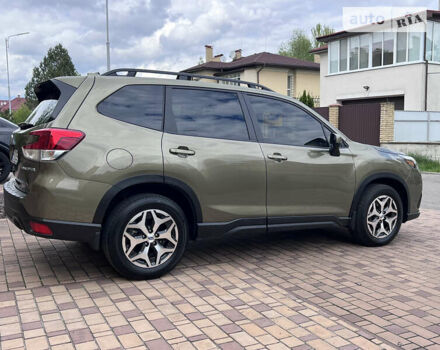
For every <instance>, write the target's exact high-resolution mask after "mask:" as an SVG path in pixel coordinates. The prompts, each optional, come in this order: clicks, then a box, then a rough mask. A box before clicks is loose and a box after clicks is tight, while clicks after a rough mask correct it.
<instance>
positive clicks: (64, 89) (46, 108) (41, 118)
mask: <svg viewBox="0 0 440 350" xmlns="http://www.w3.org/2000/svg"><path fill="white" fill-rule="evenodd" d="M34 91H35V94H36V95H37V97H38V101H39V102H40V103H39V104H38V106H37V107H35V109H34V110H33V111H32V113H31V114H30V115H29V117H28V118H27V119H26V123H28V124H32V125H40V124H45V123H48V122H50V121H52V120H55V119H56V117H57V116H58V114H59V113H60V111H61V110H62V109H63V107H64V105H65V104H66V103H67V101H69V99H70V97H71V96H72V95H73V93H74V92H75V91H76V88H74V87H73V86H71V85H69V84H66V83H63V82H61V81H59V80H56V79H53V80H48V81H45V82H43V83H40V84H38V85H37V86H36V87H35V89H34Z"/></svg>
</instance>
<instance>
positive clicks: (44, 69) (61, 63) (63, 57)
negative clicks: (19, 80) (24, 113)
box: [25, 44, 78, 109]
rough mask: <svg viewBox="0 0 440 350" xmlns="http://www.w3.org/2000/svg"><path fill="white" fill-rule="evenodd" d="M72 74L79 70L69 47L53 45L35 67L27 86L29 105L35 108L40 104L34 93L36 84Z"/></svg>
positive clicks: (26, 92) (27, 101)
mask: <svg viewBox="0 0 440 350" xmlns="http://www.w3.org/2000/svg"><path fill="white" fill-rule="evenodd" d="M71 75H78V72H77V71H76V69H75V66H74V65H73V62H72V59H71V58H70V56H69V52H68V51H67V49H65V48H64V47H63V45H61V44H58V45H56V46H55V47H51V48H50V49H49V51H47V54H46V56H44V58H43V60H42V61H41V62H40V64H39V65H38V66H37V67H34V70H33V72H32V78H31V80H30V81H29V83H28V84H27V85H26V87H25V97H26V103H27V105H28V107H29V108H30V109H33V108H34V107H35V106H36V105H37V104H38V101H37V97H36V96H35V93H34V87H35V85H37V84H38V83H41V82H43V81H46V80H49V79H52V78H56V77H60V76H71Z"/></svg>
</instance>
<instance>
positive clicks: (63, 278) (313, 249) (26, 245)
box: [0, 210, 440, 350]
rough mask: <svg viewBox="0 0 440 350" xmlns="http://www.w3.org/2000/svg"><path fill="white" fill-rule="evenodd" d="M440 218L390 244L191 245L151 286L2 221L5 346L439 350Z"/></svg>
mask: <svg viewBox="0 0 440 350" xmlns="http://www.w3.org/2000/svg"><path fill="white" fill-rule="evenodd" d="M439 227H440V211H435V210H424V211H423V213H422V217H421V219H419V220H416V221H412V222H410V223H407V224H405V225H404V226H403V228H402V231H401V233H400V234H399V236H398V237H397V238H396V239H395V240H394V242H392V244H390V245H388V246H386V247H381V248H365V247H360V246H356V245H353V244H352V243H350V242H349V241H348V240H346V239H345V238H344V236H343V235H340V234H335V233H329V232H326V233H323V232H306V233H295V234H276V235H273V236H271V237H268V236H267V235H257V236H240V237H239V238H229V239H223V240H221V241H205V242H197V243H194V244H192V245H191V246H190V249H189V251H188V252H187V253H186V255H185V257H184V259H183V261H182V262H181V263H180V265H179V266H178V267H177V268H176V269H175V270H174V271H173V272H172V273H170V274H168V275H167V276H165V277H163V278H161V279H157V280H152V281H127V280H124V279H122V278H120V277H119V276H117V275H116V274H115V273H114V271H113V270H112V269H111V268H110V267H109V265H108V264H107V263H106V261H105V259H104V257H103V255H102V254H100V253H96V252H93V251H92V250H90V249H89V248H88V247H87V246H85V245H82V244H80V243H74V242H63V241H55V240H54V241H51V240H46V239H39V238H35V237H32V236H29V235H26V234H22V233H21V232H20V231H19V230H18V229H17V228H15V226H13V225H12V224H11V223H10V222H8V221H7V220H5V219H1V220H0V258H1V259H0V337H1V338H0V339H1V341H0V347H1V348H2V349H13V348H23V347H26V348H27V349H31V350H37V349H44V348H48V347H49V346H51V347H52V348H54V349H58V348H59V349H69V348H77V349H93V348H103V349H114V348H126V349H128V348H130V349H131V348H145V347H148V348H150V349H167V348H170V347H171V348H176V349H192V348H198V349H209V348H222V349H239V348H243V347H245V348H249V349H262V348H269V349H288V348H294V349H296V348H297V349H308V348H315V349H332V348H340V349H357V348H360V349H375V348H377V349H395V348H402V349H416V348H423V349H440V346H439V345H437V344H440V259H439V247H440V230H439Z"/></svg>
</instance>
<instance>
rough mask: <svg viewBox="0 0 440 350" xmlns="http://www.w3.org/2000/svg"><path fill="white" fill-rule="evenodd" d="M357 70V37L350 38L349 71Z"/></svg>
mask: <svg viewBox="0 0 440 350" xmlns="http://www.w3.org/2000/svg"><path fill="white" fill-rule="evenodd" d="M355 69H359V37H358V36H353V37H351V38H350V70H355Z"/></svg>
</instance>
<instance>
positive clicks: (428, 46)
mask: <svg viewBox="0 0 440 350" xmlns="http://www.w3.org/2000/svg"><path fill="white" fill-rule="evenodd" d="M433 31H434V22H428V25H427V26H426V56H425V57H426V59H427V60H428V61H432V44H433V41H432V39H433Z"/></svg>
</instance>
